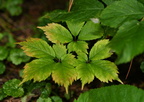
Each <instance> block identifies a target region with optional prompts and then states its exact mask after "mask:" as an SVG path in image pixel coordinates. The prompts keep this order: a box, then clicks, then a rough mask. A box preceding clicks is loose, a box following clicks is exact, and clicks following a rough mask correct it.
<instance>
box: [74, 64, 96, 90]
mask: <svg viewBox="0 0 144 102" xmlns="http://www.w3.org/2000/svg"><path fill="white" fill-rule="evenodd" d="M76 70H77V72H78V78H79V79H80V80H81V81H82V89H83V87H84V85H85V84H86V83H90V82H92V81H93V80H94V77H95V76H94V74H93V71H92V70H91V65H90V64H89V63H88V64H87V63H86V62H83V63H79V65H78V66H77V67H76Z"/></svg>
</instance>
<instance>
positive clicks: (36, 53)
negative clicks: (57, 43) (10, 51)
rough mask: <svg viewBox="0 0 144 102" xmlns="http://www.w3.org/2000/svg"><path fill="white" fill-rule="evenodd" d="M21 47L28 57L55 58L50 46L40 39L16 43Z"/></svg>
mask: <svg viewBox="0 0 144 102" xmlns="http://www.w3.org/2000/svg"><path fill="white" fill-rule="evenodd" d="M18 44H20V45H21V46H22V49H23V50H24V52H25V53H26V54H27V55H28V56H30V57H36V58H43V57H50V58H52V57H55V53H54V51H53V49H52V48H51V46H49V45H48V43H47V42H46V41H44V40H42V39H38V38H29V39H27V40H26V41H23V42H20V43H18Z"/></svg>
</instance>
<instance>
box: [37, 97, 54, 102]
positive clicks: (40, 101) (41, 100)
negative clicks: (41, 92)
mask: <svg viewBox="0 0 144 102" xmlns="http://www.w3.org/2000/svg"><path fill="white" fill-rule="evenodd" d="M36 102H52V100H51V99H50V98H49V97H48V98H42V97H39V98H38V100H37V101H36Z"/></svg>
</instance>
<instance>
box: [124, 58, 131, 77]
mask: <svg viewBox="0 0 144 102" xmlns="http://www.w3.org/2000/svg"><path fill="white" fill-rule="evenodd" d="M132 63H133V60H131V62H130V66H129V69H128V72H127V75H126V77H125V79H127V78H128V75H129V73H130V70H131V67H132Z"/></svg>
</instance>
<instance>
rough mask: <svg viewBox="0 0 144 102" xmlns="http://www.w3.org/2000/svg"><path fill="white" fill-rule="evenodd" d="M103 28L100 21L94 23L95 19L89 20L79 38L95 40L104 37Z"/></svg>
mask: <svg viewBox="0 0 144 102" xmlns="http://www.w3.org/2000/svg"><path fill="white" fill-rule="evenodd" d="M102 35H103V30H102V28H101V25H100V23H94V22H93V21H88V22H87V23H86V24H85V25H84V27H83V28H82V30H81V32H80V34H79V36H78V39H79V40H94V39H97V38H100V37H102Z"/></svg>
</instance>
